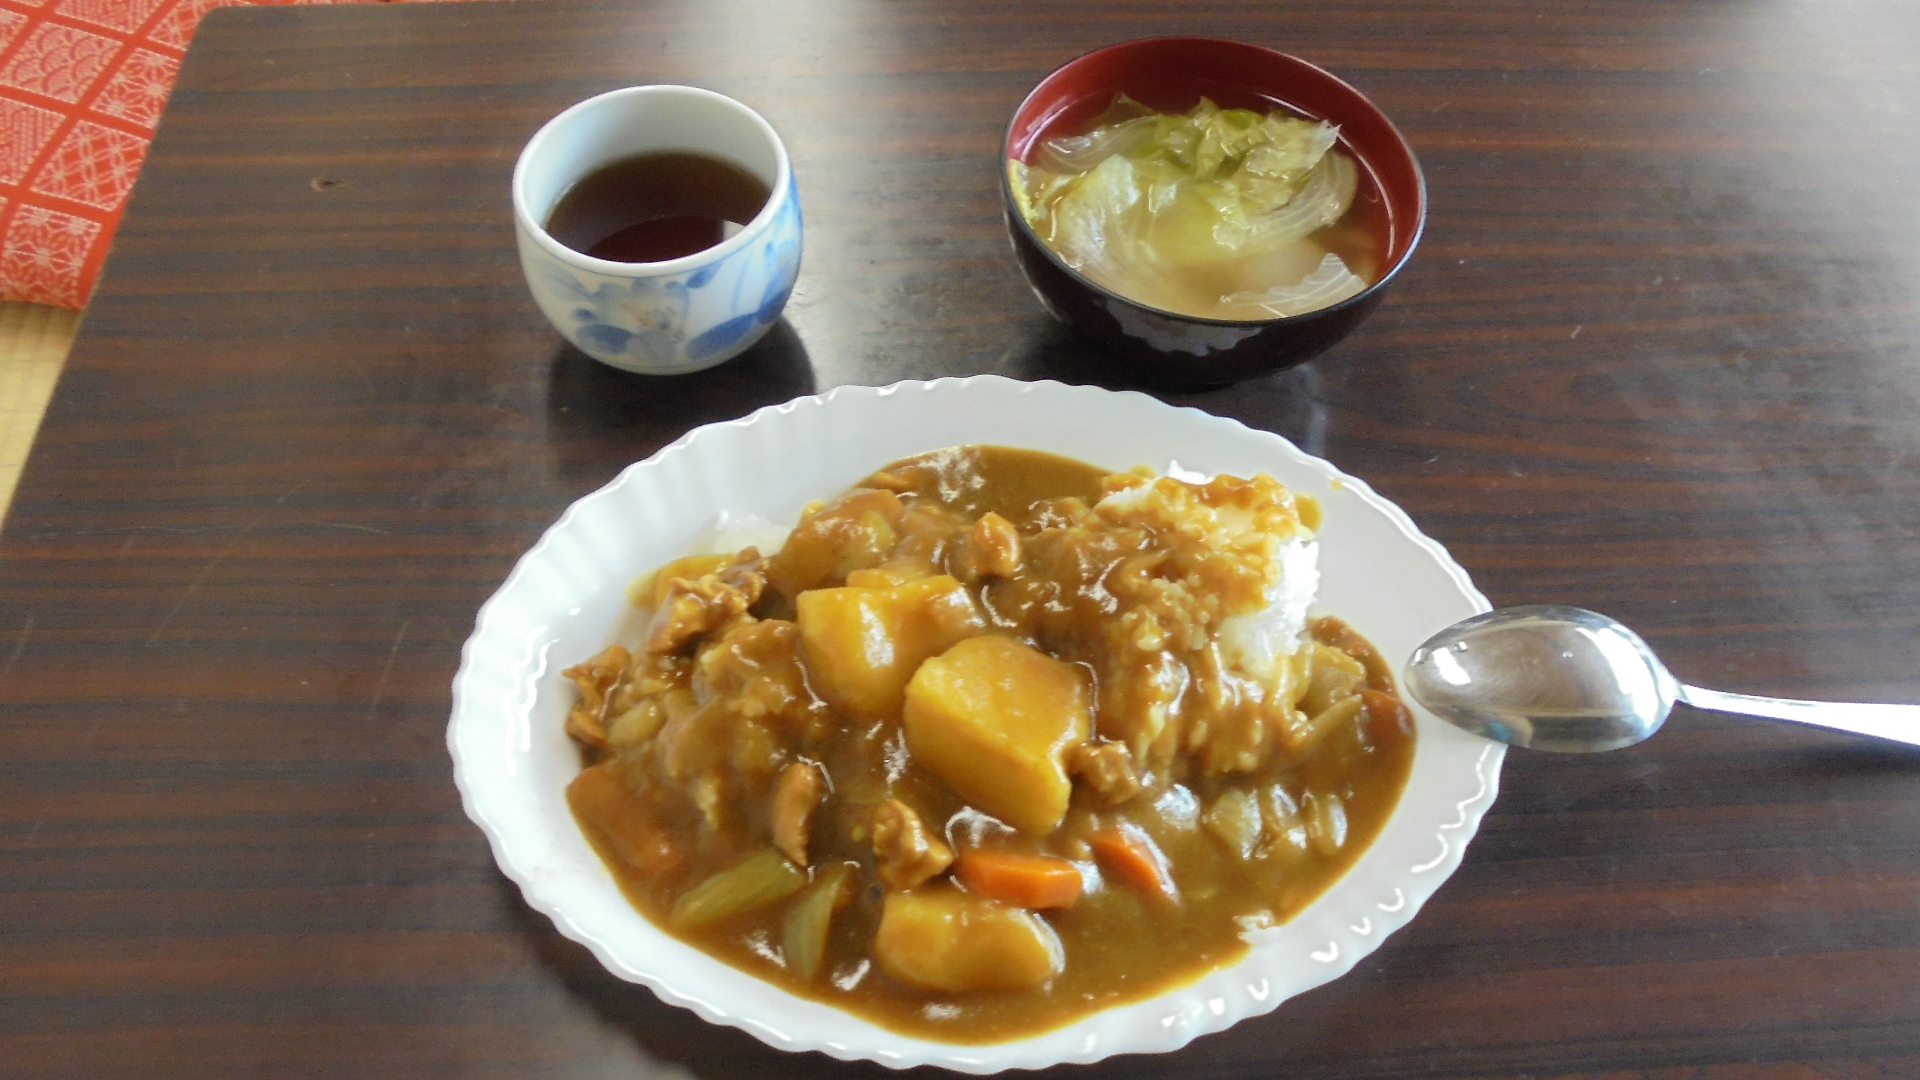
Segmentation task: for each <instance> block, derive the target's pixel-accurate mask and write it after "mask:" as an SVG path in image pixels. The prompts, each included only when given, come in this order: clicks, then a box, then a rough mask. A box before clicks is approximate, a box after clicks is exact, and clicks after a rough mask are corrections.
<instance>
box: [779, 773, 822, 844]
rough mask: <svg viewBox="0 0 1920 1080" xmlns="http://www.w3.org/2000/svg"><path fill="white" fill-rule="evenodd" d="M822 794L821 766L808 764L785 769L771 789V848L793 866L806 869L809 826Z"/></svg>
mask: <svg viewBox="0 0 1920 1080" xmlns="http://www.w3.org/2000/svg"><path fill="white" fill-rule="evenodd" d="M825 793H826V784H825V782H824V781H823V779H822V777H821V774H820V766H818V765H815V764H814V763H812V762H810V761H796V762H794V763H793V764H791V765H789V766H787V767H786V769H785V770H784V771H782V772H781V773H780V783H779V785H778V786H776V787H775V788H774V789H773V846H774V847H777V848H779V849H780V853H781V854H782V855H785V856H786V857H787V858H789V859H792V860H793V864H794V865H795V866H806V865H807V840H808V837H809V833H810V832H811V830H810V829H809V827H808V826H809V823H810V821H811V819H812V817H813V808H814V807H816V806H818V805H820V798H821V796H822V795H824V794H825Z"/></svg>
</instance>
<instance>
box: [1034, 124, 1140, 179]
mask: <svg viewBox="0 0 1920 1080" xmlns="http://www.w3.org/2000/svg"><path fill="white" fill-rule="evenodd" d="M1158 122H1159V121H1158V120H1157V119H1156V118H1155V117H1152V116H1136V117H1134V118H1133V119H1131V120H1128V121H1125V122H1123V123H1119V124H1113V125H1109V126H1104V127H1098V128H1095V129H1094V130H1092V131H1090V132H1088V133H1087V134H1085V135H1070V136H1062V137H1060V138H1055V139H1048V140H1047V141H1046V142H1044V143H1041V144H1040V153H1039V154H1038V155H1037V157H1038V159H1039V160H1037V161H1036V162H1034V164H1036V165H1039V166H1042V167H1044V168H1047V169H1052V170H1053V171H1055V172H1064V173H1083V172H1086V171H1087V170H1089V169H1092V168H1093V167H1094V166H1096V165H1098V164H1100V163H1101V162H1103V161H1105V160H1107V159H1108V158H1110V157H1112V156H1113V155H1115V154H1125V153H1129V152H1131V151H1133V150H1135V149H1137V148H1138V147H1140V146H1143V145H1145V144H1146V142H1147V141H1148V140H1149V139H1151V138H1153V134H1154V129H1155V127H1156V126H1157V125H1158Z"/></svg>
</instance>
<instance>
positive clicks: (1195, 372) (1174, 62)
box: [1000, 37, 1427, 387]
mask: <svg viewBox="0 0 1920 1080" xmlns="http://www.w3.org/2000/svg"><path fill="white" fill-rule="evenodd" d="M1122 92H1124V93H1126V94H1128V95H1130V96H1132V97H1133V98H1134V99H1136V100H1138V101H1140V102H1142V103H1144V104H1146V105H1148V106H1150V107H1152V108H1155V109H1159V110H1163V111H1167V112H1184V111H1186V110H1187V109H1190V108H1192V107H1193V106H1194V105H1195V104H1196V103H1198V101H1199V100H1200V98H1201V97H1202V96H1205V97H1209V98H1212V99H1213V100H1214V102H1216V103H1217V104H1219V105H1220V106H1222V107H1223V108H1251V109H1260V110H1263V111H1264V110H1267V109H1271V108H1272V107H1273V106H1274V105H1275V104H1281V105H1286V106H1288V107H1289V108H1291V109H1293V110H1294V111H1295V112H1299V113H1303V114H1305V115H1307V116H1310V117H1313V118H1315V119H1321V120H1326V121H1328V122H1329V123H1332V124H1337V125H1338V126H1339V128H1340V145H1341V148H1342V149H1343V150H1345V151H1346V152H1347V153H1348V154H1349V155H1350V156H1351V157H1352V158H1353V159H1354V161H1355V162H1356V163H1357V164H1358V165H1359V166H1360V169H1361V171H1362V173H1363V174H1364V176H1365V179H1364V180H1363V182H1362V185H1361V190H1362V197H1363V198H1367V197H1372V198H1376V199H1378V200H1379V205H1378V206H1377V207H1376V208H1375V209H1376V214H1375V216H1376V218H1377V219H1378V220H1380V221H1381V222H1382V228H1383V230H1384V241H1385V242H1384V250H1385V256H1384V258H1383V259H1382V260H1381V266H1382V268H1383V269H1382V273H1381V275H1380V279H1379V280H1378V281H1376V282H1374V283H1373V284H1372V285H1371V286H1369V287H1368V288H1367V289H1366V290H1365V291H1363V292H1361V293H1359V294H1357V295H1355V296H1352V297H1349V298H1348V299H1346V300H1343V301H1341V302H1340V303H1338V304H1334V305H1332V306H1331V307H1325V308H1321V309H1320V310H1318V311H1310V312H1307V313H1306V314H1304V315H1293V316H1288V317H1286V318H1275V319H1264V320H1258V321H1237V320H1226V319H1207V318H1201V317H1198V316H1193V315H1183V314H1178V313H1175V312H1171V311H1165V310H1162V309H1160V308H1156V307H1151V306H1148V305H1146V304H1141V303H1138V302H1136V301H1133V300H1129V299H1127V298H1126V297H1123V296H1121V295H1119V294H1118V293H1115V292H1112V291H1111V290H1109V289H1106V288H1104V287H1102V286H1100V285H1098V284H1095V283H1094V282H1092V281H1090V280H1088V279H1087V278H1086V277H1084V276H1082V275H1081V274H1080V273H1079V272H1077V271H1075V270H1074V269H1073V268H1071V267H1069V266H1068V265H1067V264H1066V263H1065V262H1063V261H1061V259H1060V257H1059V256H1058V255H1056V254H1054V253H1053V251H1052V250H1051V249H1049V248H1048V247H1047V246H1046V244H1045V243H1043V242H1042V241H1041V240H1040V238H1039V237H1038V236H1036V235H1035V234H1034V232H1033V229H1032V228H1031V227H1029V226H1028V225H1027V222H1026V220H1025V219H1024V218H1023V217H1021V215H1020V211H1019V208H1018V205H1017V204H1016V203H1015V201H1014V197H1013V189H1012V186H1011V182H1010V181H1009V179H1008V178H1007V170H1006V169H1005V168H1002V169H1001V171H1000V172H1001V177H1000V190H1001V202H1002V207H1003V210H1004V212H1005V214H1006V219H1007V231H1008V233H1009V234H1011V236H1012V237H1013V249H1014V253H1015V254H1016V255H1017V256H1019V259H1020V268H1021V270H1022V271H1024V272H1025V273H1026V275H1027V281H1028V283H1029V284H1031V285H1032V286H1033V291H1034V293H1035V295H1037V296H1038V297H1039V298H1040V302H1041V303H1042V304H1044V305H1045V306H1046V308H1047V310H1048V311H1050V312H1052V313H1053V315H1054V317H1056V318H1058V319H1059V320H1060V321H1061V322H1063V323H1065V324H1066V325H1068V326H1070V327H1072V328H1074V329H1075V330H1078V331H1079V332H1081V333H1082V334H1084V335H1085V336H1087V337H1089V338H1091V339H1092V340H1093V341H1095V342H1096V343H1098V344H1099V345H1101V346H1103V347H1104V348H1106V349H1107V350H1108V351H1109V352H1111V353H1113V354H1114V355H1115V356H1117V357H1119V358H1120V359H1121V360H1123V361H1125V362H1126V363H1127V364H1128V365H1129V366H1130V367H1132V368H1133V369H1134V370H1135V371H1136V372H1137V373H1138V374H1139V375H1140V376H1141V377H1143V378H1146V379H1148V380H1150V381H1152V382H1155V383H1158V384H1161V385H1164V386H1172V387H1207V386H1222V385H1225V384H1227V383H1233V382H1239V381H1241V380H1243V379H1250V378H1253V377H1255V376H1258V375H1264V374H1267V373H1268V372H1272V371H1278V370H1280V369H1282V368H1288V367H1292V366H1294V365H1296V364H1303V363H1305V362H1307V361H1308V360H1311V359H1313V358H1314V357H1315V356H1318V355H1319V354H1320V353H1322V352H1324V351H1326V350H1327V349H1328V348H1329V347H1331V346H1332V345H1333V344H1334V343H1336V342H1338V341H1339V340H1340V339H1341V338H1343V337H1345V336H1346V335H1347V333H1348V332H1349V331H1351V330H1352V329H1353V328H1354V327H1355V326H1356V325H1358V324H1359V322H1360V320H1361V319H1364V318H1366V316H1367V313H1368V312H1371V311H1372V310H1373V309H1374V308H1375V307H1376V306H1378V305H1379V303H1380V299H1381V297H1382V295H1383V294H1384V293H1385V291H1386V288H1387V285H1388V284H1389V283H1390V282H1392V281H1393V279H1394V277H1395V275H1397V274H1398V273H1399V272H1400V268H1401V267H1403V266H1405V265H1406V263H1407V260H1408V259H1409V258H1410V257H1411V256H1412V255H1413V249H1414V247H1415V246H1416V245H1417V244H1418V243H1419V241H1420V231H1421V228H1422V226H1423V225H1424V224H1425V222H1426V217H1427V186H1426V181H1425V180H1424V179H1423V178H1422V177H1421V175H1420V163H1419V162H1418V161H1416V160H1414V156H1413V150H1412V149H1411V148H1410V147H1408V145H1407V142H1406V140H1405V139H1403V138H1401V136H1400V133H1399V132H1398V131H1396V130H1395V129H1394V126H1393V124H1392V122H1391V121H1389V120H1388V119H1387V118H1386V115H1385V114H1383V113H1382V112H1381V111H1380V110H1379V109H1378V108H1375V107H1374V105H1373V103H1372V102H1370V101H1368V100H1367V99H1366V98H1365V97H1364V96H1362V95H1361V93H1360V92H1359V91H1358V90H1355V89H1354V88H1353V87H1351V86H1348V85H1347V84H1346V83H1344V82H1342V81H1340V80H1339V79H1337V78H1335V77H1334V76H1332V75H1330V74H1328V73H1327V72H1325V71H1322V70H1321V69H1319V68H1317V67H1315V66H1313V65H1312V64H1309V63H1307V62H1306V61H1304V60H1300V59H1298V58H1296V57H1292V56H1288V55H1286V54H1285V53H1280V52H1275V51H1273V50H1272V49H1265V48H1261V47H1260V46H1257V45H1248V44H1245V43H1243V42H1237V41H1221V40H1217V39H1213V38H1181V37H1173V38H1146V39H1143V40H1140V41H1129V42H1125V43H1123V44H1120V45H1112V46H1108V47H1107V48H1104V49H1100V50H1097V51H1095V52H1090V53H1087V54H1086V55H1085V56H1082V57H1080V58H1078V59H1076V60H1073V61H1071V62H1069V63H1067V64H1066V65H1065V66H1063V67H1061V68H1059V69H1058V70H1056V71H1055V72H1054V73H1053V74H1051V75H1049V76H1047V77H1046V78H1045V79H1043V80H1041V82H1040V85H1038V86H1036V87H1034V88H1033V92H1032V93H1030V94H1028V95H1027V99H1026V100H1025V101H1023V102H1021V104H1020V108H1019V109H1017V110H1015V112H1014V114H1013V122H1012V123H1011V124H1009V125H1008V126H1007V138H1006V144H1005V146H1004V147H1003V148H1002V149H1003V158H1004V159H1018V160H1020V161H1027V160H1029V155H1031V154H1032V152H1033V151H1034V150H1035V148H1036V147H1038V146H1039V144H1040V143H1041V142H1042V141H1043V140H1044V139H1046V138H1049V137H1051V136H1053V135H1055V134H1060V133H1067V132H1075V131H1079V130H1082V129H1084V128H1085V127H1086V126H1087V125H1088V124H1089V123H1090V122H1091V121H1092V120H1093V118H1094V117H1096V116H1098V115H1099V114H1100V113H1101V112H1102V111H1104V110H1105V109H1106V108H1107V107H1108V106H1109V105H1110V104H1111V103H1112V101H1113V99H1114V96H1115V95H1116V94H1119V93H1122Z"/></svg>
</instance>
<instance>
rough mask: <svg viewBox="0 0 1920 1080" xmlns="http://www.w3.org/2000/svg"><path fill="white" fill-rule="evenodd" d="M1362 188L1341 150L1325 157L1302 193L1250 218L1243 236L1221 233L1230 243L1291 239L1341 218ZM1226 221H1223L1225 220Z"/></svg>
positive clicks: (1350, 161)
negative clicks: (1232, 236)
mask: <svg viewBox="0 0 1920 1080" xmlns="http://www.w3.org/2000/svg"><path fill="white" fill-rule="evenodd" d="M1359 189H1360V170H1359V169H1358V168H1356V167H1355V166H1354V164H1353V159H1352V158H1350V157H1348V156H1347V155H1345V154H1342V153H1340V152H1339V151H1334V152H1332V153H1329V154H1327V155H1326V156H1324V157H1322V158H1321V159H1320V161H1319V163H1318V164H1316V165H1315V166H1314V167H1313V171H1312V172H1310V173H1308V174H1307V182H1306V184H1305V185H1304V186H1302V187H1301V189H1300V193H1299V194H1297V195H1295V196H1294V197H1293V198H1291V199H1289V200H1287V202H1286V203H1285V204H1284V205H1282V206H1279V207H1277V208H1275V209H1273V210H1269V211H1267V212H1266V213H1264V214H1257V215H1254V216H1253V217H1251V218H1249V219H1247V222H1246V233H1245V235H1244V236H1241V237H1235V238H1229V237H1225V236H1222V237H1219V239H1220V241H1221V243H1223V244H1226V245H1227V246H1230V247H1245V246H1248V245H1253V244H1261V245H1279V244H1288V243H1292V242H1293V241H1295V240H1298V239H1300V238H1302V237H1305V236H1308V235H1310V234H1311V233H1313V232H1314V231H1315V230H1317V229H1322V228H1325V227H1326V226H1328V225H1331V224H1333V223H1334V222H1336V221H1339V220H1340V215H1342V214H1344V213H1346V212H1347V207H1349V206H1352V205H1353V197H1354V194H1355V193H1356V192H1358V191H1359ZM1223 224H1224V222H1223Z"/></svg>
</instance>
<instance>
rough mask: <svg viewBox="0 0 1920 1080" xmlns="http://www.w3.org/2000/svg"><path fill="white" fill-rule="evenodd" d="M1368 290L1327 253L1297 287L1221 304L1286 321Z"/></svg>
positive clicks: (1226, 299)
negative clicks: (1285, 319)
mask: <svg viewBox="0 0 1920 1080" xmlns="http://www.w3.org/2000/svg"><path fill="white" fill-rule="evenodd" d="M1366 288H1367V282H1366V279H1365V278H1362V277H1358V276H1356V275H1355V274H1354V273H1353V271H1351V270H1348V269H1347V264H1346V263H1345V262H1344V261H1342V260H1341V258H1340V256H1338V255H1335V254H1333V253H1332V252H1328V253H1327V255H1326V257H1325V258H1323V259H1321V260H1320V265H1319V266H1318V267H1317V268H1315V270H1314V271H1313V273H1311V274H1308V275H1307V276H1306V277H1304V278H1302V279H1301V280H1300V283H1299V284H1297V285H1275V286H1274V287H1273V288H1271V289H1268V290H1266V291H1265V292H1237V293H1232V294H1230V295H1228V296H1223V297H1221V298H1220V303H1221V304H1223V305H1225V306H1227V307H1229V308H1236V307H1252V308H1257V309H1259V310H1261V311H1264V312H1266V313H1267V314H1268V315H1270V316H1273V317H1275V318H1285V317H1287V316H1289V315H1304V314H1306V313H1307V312H1309V311H1318V310H1319V309H1321V308H1324V307H1332V306H1333V305H1335V304H1337V303H1339V302H1340V301H1342V300H1345V299H1347V298H1348V297H1351V296H1357V295H1359V294H1360V293H1362V292H1364V291H1365V290H1366ZM1228 317H1229V318H1231V317H1232V316H1228ZM1255 317H1256V318H1257V317H1258V316H1255Z"/></svg>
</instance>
